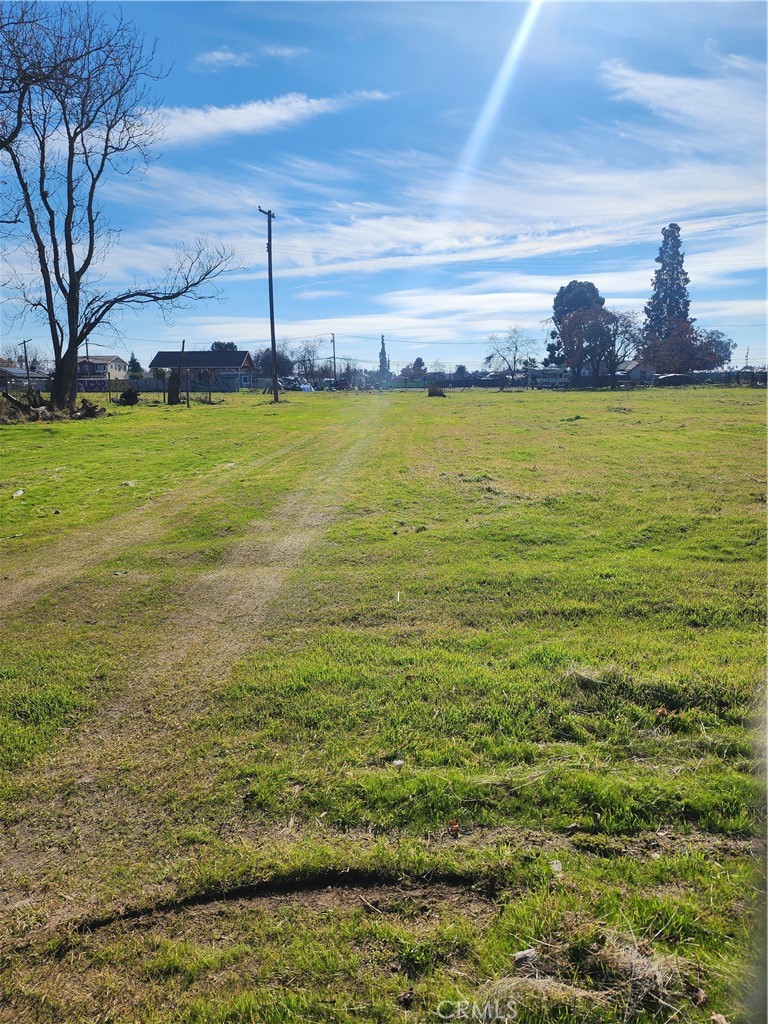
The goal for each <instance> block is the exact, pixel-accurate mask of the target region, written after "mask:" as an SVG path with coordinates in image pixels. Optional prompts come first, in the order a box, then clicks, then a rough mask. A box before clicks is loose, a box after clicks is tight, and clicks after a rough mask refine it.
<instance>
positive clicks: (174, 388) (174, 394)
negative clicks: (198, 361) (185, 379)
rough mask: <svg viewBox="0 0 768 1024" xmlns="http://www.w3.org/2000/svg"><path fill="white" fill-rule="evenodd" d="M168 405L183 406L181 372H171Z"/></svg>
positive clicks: (176, 370)
mask: <svg viewBox="0 0 768 1024" xmlns="http://www.w3.org/2000/svg"><path fill="white" fill-rule="evenodd" d="M168 405H181V372H180V371H179V370H178V369H175V370H171V376H170V379H169V380H168Z"/></svg>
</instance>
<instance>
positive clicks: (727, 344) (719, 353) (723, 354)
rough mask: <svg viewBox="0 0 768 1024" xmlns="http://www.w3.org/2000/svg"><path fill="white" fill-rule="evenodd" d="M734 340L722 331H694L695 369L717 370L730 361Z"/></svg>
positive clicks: (734, 346)
mask: <svg viewBox="0 0 768 1024" xmlns="http://www.w3.org/2000/svg"><path fill="white" fill-rule="evenodd" d="M735 348H736V342H735V341H731V339H730V338H727V337H726V336H725V335H724V334H723V332H722V331H703V330H698V331H696V350H697V351H696V366H695V369H697V370H717V369H719V368H720V367H721V366H727V365H728V363H730V361H731V357H732V355H733V352H734V349H735Z"/></svg>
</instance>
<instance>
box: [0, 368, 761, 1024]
mask: <svg viewBox="0 0 768 1024" xmlns="http://www.w3.org/2000/svg"><path fill="white" fill-rule="evenodd" d="M764 416H765V400H764V395H763V394H762V393H760V392H757V391H751V390H747V389H733V390H719V389H712V388H708V389H704V388H702V389H686V390H684V391H676V392H663V391H660V392H657V391H650V390H649V391H638V392H632V393H620V394H609V393H594V394H592V393H589V394H588V393H563V394H555V393H540V392H538V393H537V392H530V393H528V392H526V393H523V392H520V393H510V394H496V393H476V392H475V393H462V394H450V395H449V397H448V398H447V399H445V400H441V399H428V398H427V397H426V395H425V394H424V393H421V392H419V393H407V394H403V393H383V394H351V395H345V394H314V395H311V394H308V395H304V394H296V395H291V396H290V397H289V400H288V401H285V402H284V403H281V404H280V405H279V406H277V407H275V406H273V405H271V404H269V403H268V402H267V401H266V399H264V398H262V397H261V396H246V395H242V396H237V397H233V398H229V399H227V401H226V402H225V403H223V404H220V405H214V406H208V405H204V404H200V403H193V405H192V408H191V409H189V410H187V409H186V408H185V407H181V408H179V407H176V408H169V407H166V406H162V405H152V404H143V405H141V406H139V407H137V408H135V409H125V410H123V409H117V408H116V407H115V408H114V411H113V414H112V415H111V416H110V417H107V418H103V419H100V420H95V421H82V422H55V423H51V424H29V425H15V426H5V427H2V426H0V522H1V524H2V525H1V526H0V552H1V553H2V565H1V568H0V575H2V577H3V578H2V586H3V591H2V593H3V601H2V602H1V603H0V798H1V800H2V809H1V810H0V851H1V858H2V859H1V862H0V863H1V864H2V876H1V877H0V954H1V955H0V1020H2V1021H5V1020H8V1021H35V1022H51V1024H53V1022H57V1024H65V1022H66V1024H69V1022H79V1021H82V1022H85V1021H89V1022H94V1024H95V1022H97V1021H98V1022H113V1024H118V1022H119V1024H127V1022H139V1021H140V1022H150V1024H151V1022H154V1024H160V1022H168V1024H170V1022H187V1024H193V1022H194V1024H214V1022H215V1024H224V1022H230V1024H236V1022H238V1024H245V1022H250V1021H254V1022H255V1021H258V1022H261V1021H264V1022H282V1021H335V1022H350V1024H351V1022H353V1021H376V1022H382V1024H384V1022H406V1021H435V1020H440V1019H443V1020H454V1019H455V1020H461V1019H464V1020H466V1019H484V1020H491V1019H497V1020H512V1019H514V1020H516V1021H519V1022H523V1024H528V1022H530V1024H533V1022H550V1021H551V1022H555V1021H574V1022H576V1021H579V1022H592V1021H595V1022H606V1024H608V1022H611V1024H619V1022H623V1024H628V1022H633V1021H638V1022H642V1021H646V1022H647V1021H652V1020H653V1021H672V1020H674V1021H676V1022H688V1021H690V1022H704V1021H707V1022H709V1021H711V1020H714V1019H716V1018H713V1014H722V1015H723V1016H724V1017H725V1019H726V1020H727V1021H728V1022H729V1024H745V1022H748V1021H749V1022H755V1024H756V1022H757V1021H758V1020H760V1016H759V1014H758V1015H757V1016H756V1015H755V1013H754V1012H751V1011H750V1000H751V996H750V993H751V992H752V991H753V990H754V988H755V986H756V984H757V983H758V982H757V979H758V978H759V975H760V968H759V967H758V963H759V958H760V954H759V947H760V939H759V932H760V928H759V925H760V922H761V920H762V917H763V913H762V911H761V901H763V895H762V893H763V890H764V881H763V870H762V865H763V858H764V851H765V842H764V830H765V817H764V806H763V804H764V766H763V753H762V750H761V749H759V739H758V738H759V737H760V736H761V734H762V716H763V695H762V694H763V683H762V676H763V669H764V601H765V570H764V565H765V562H764V559H765V546H764V540H765V523H764V520H765V502H766V495H765V473H764V462H765V460H764ZM20 491H21V492H23V493H22V494H19V493H18V492H20ZM473 1015H474V1016H473ZM720 1024H722V1022H720Z"/></svg>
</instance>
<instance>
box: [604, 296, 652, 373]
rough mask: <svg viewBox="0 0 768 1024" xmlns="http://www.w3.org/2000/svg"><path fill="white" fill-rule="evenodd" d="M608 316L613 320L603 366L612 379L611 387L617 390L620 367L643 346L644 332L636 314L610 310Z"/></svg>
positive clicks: (606, 340)
mask: <svg viewBox="0 0 768 1024" xmlns="http://www.w3.org/2000/svg"><path fill="white" fill-rule="evenodd" d="M608 315H609V316H610V317H611V320H610V321H609V323H608V331H607V336H606V339H605V348H604V350H603V366H604V368H605V372H606V373H607V374H608V376H609V377H610V379H611V387H612V388H615V387H616V374H617V373H618V371H619V367H620V366H621V364H622V363H623V362H625V361H626V360H627V359H630V358H631V357H632V356H634V355H635V354H636V353H637V352H638V350H639V349H640V347H641V345H642V341H643V332H642V328H641V326H640V320H639V318H638V316H637V314H636V313H620V312H619V311H618V310H608Z"/></svg>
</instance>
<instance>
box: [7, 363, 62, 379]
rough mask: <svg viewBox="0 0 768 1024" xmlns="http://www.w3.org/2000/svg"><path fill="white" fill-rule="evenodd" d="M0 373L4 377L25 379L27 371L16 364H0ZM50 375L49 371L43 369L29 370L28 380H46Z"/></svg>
mask: <svg viewBox="0 0 768 1024" xmlns="http://www.w3.org/2000/svg"><path fill="white" fill-rule="evenodd" d="M0 375H2V376H5V377H16V378H18V379H19V380H26V379H27V371H26V369H24V368H21V367H18V366H0ZM48 377H50V373H47V372H46V371H45V370H30V371H29V379H30V380H47V378H48Z"/></svg>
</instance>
